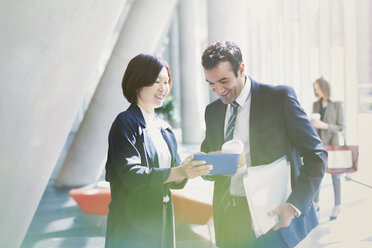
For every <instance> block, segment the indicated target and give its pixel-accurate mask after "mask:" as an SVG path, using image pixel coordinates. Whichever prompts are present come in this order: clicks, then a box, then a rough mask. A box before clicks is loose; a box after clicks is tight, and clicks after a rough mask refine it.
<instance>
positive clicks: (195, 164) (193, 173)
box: [164, 155, 213, 183]
mask: <svg viewBox="0 0 372 248" xmlns="http://www.w3.org/2000/svg"><path fill="white" fill-rule="evenodd" d="M193 159H194V156H193V155H190V156H188V157H187V158H186V159H185V160H183V161H182V163H181V164H180V166H177V167H173V168H171V172H170V174H169V177H168V178H167V180H165V181H164V183H169V182H181V181H182V180H184V179H185V178H190V179H192V178H195V177H198V176H202V175H206V174H208V173H209V171H211V170H212V169H213V166H212V165H208V164H205V161H198V160H193Z"/></svg>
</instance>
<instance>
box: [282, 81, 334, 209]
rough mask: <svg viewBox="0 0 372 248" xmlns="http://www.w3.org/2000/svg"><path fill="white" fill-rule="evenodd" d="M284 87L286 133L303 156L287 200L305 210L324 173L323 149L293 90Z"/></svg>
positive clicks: (325, 160)
mask: <svg viewBox="0 0 372 248" xmlns="http://www.w3.org/2000/svg"><path fill="white" fill-rule="evenodd" d="M286 89H287V90H286V91H285V92H286V93H285V94H284V96H283V98H284V99H283V115H284V122H285V128H286V133H287V136H288V138H289V140H290V142H291V144H292V145H293V146H294V147H295V148H296V150H297V151H298V152H299V154H300V156H301V157H302V158H303V166H302V167H301V168H300V174H299V175H298V177H297V179H296V182H295V184H294V187H293V188H292V193H291V195H290V196H289V198H288V200H287V201H288V202H289V203H291V204H293V205H294V206H296V207H297V208H298V209H299V210H300V211H301V212H302V213H305V212H306V210H307V208H308V207H309V205H310V203H312V200H313V197H314V194H315V193H316V191H317V190H318V188H319V186H320V183H321V181H322V178H323V176H324V172H325V164H326V162H327V152H326V150H325V148H324V146H323V144H322V142H321V141H320V139H319V137H318V135H317V133H316V132H315V129H314V128H313V126H312V125H311V123H310V121H309V119H308V118H307V116H306V113H305V112H304V110H303V109H302V108H301V106H300V104H299V102H298V100H297V97H296V94H295V92H294V90H293V89H292V88H290V87H286Z"/></svg>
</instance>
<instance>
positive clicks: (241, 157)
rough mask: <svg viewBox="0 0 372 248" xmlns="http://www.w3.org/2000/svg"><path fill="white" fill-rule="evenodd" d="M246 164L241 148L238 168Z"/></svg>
mask: <svg viewBox="0 0 372 248" xmlns="http://www.w3.org/2000/svg"><path fill="white" fill-rule="evenodd" d="M246 164H247V161H246V160H245V151H244V149H243V151H242V153H241V154H240V157H239V164H238V168H241V167H243V166H245V165H246Z"/></svg>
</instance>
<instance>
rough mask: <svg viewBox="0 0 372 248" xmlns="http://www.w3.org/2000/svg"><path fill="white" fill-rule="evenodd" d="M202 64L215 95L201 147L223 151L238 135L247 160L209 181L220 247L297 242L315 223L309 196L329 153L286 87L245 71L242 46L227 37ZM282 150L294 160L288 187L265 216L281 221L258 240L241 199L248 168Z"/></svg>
mask: <svg viewBox="0 0 372 248" xmlns="http://www.w3.org/2000/svg"><path fill="white" fill-rule="evenodd" d="M202 65H203V67H204V74H205V77H206V81H207V82H208V83H209V87H210V88H211V90H212V91H214V92H215V93H216V94H217V95H218V97H219V99H217V100H215V101H213V102H212V103H210V104H209V105H208V106H207V108H206V111H205V121H206V135H205V139H204V141H203V143H202V145H201V150H202V151H203V152H206V153H208V152H213V151H219V150H221V146H222V144H223V143H224V142H226V141H228V140H231V139H232V138H234V139H239V140H241V141H242V142H243V143H244V146H245V157H246V165H244V166H242V167H241V168H239V169H238V171H237V173H236V174H235V175H233V176H231V175H218V176H209V177H208V178H206V179H208V180H214V195H213V216H214V225H215V236H216V244H217V246H218V247H219V248H221V247H222V248H224V247H227V248H234V247H255V248H256V247H276V248H278V247H294V246H295V245H297V244H298V243H299V242H300V241H301V240H302V239H304V238H305V237H306V235H307V234H308V233H309V232H310V231H311V230H312V229H313V228H314V227H315V226H316V225H317V224H318V221H317V218H316V215H315V211H314V207H313V205H312V199H313V196H314V194H315V192H316V191H317V189H318V187H319V185H320V183H321V180H322V178H323V175H324V170H325V163H326V160H327V152H326V151H325V148H324V146H323V145H322V143H321V141H320V139H319V137H318V135H317V134H316V132H315V130H314V128H313V127H312V125H311V123H310V121H309V120H308V118H307V116H306V114H305V112H304V110H303V109H302V108H301V106H300V104H299V102H298V101H297V97H296V94H295V92H294V90H293V89H292V88H291V87H288V86H271V85H265V84H261V83H258V82H256V81H254V80H253V79H252V78H250V77H247V76H245V74H244V63H243V61H242V54H241V51H240V48H239V47H238V46H237V45H236V44H234V43H233V42H230V41H220V42H216V43H213V44H211V45H210V46H209V47H208V48H207V49H206V50H205V51H204V53H203V56H202ZM283 155H286V157H287V159H288V160H289V161H290V164H291V186H292V192H291V194H290V196H289V198H288V200H287V202H286V203H284V204H282V205H280V206H279V207H278V208H277V209H275V210H274V211H272V212H271V213H269V214H270V215H277V216H278V217H279V223H277V224H276V225H275V226H274V227H273V229H272V230H270V231H269V232H268V233H267V234H265V235H263V236H261V237H260V238H258V239H256V237H255V234H254V231H253V230H252V221H251V217H250V213H249V207H248V204H247V199H246V197H245V191H244V185H243V176H244V175H245V174H246V168H247V166H258V165H264V164H268V163H271V162H273V161H275V160H276V159H278V158H280V157H282V156H283Z"/></svg>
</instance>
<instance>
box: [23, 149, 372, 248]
mask: <svg viewBox="0 0 372 248" xmlns="http://www.w3.org/2000/svg"><path fill="white" fill-rule="evenodd" d="M195 150H197V147H196V146H187V147H185V146H183V147H182V148H181V156H182V153H183V154H185V152H186V151H188V152H190V151H195ZM365 171H370V170H365ZM351 176H352V175H351ZM371 176H372V175H371ZM53 184H54V176H52V178H51V180H50V182H49V184H48V186H47V187H46V190H45V192H44V195H43V197H42V199H41V202H40V204H39V207H38V209H37V211H36V213H35V216H34V218H33V220H32V223H31V225H30V227H29V230H28V232H27V235H26V237H25V239H24V241H23V244H22V248H28V247H30V248H31V247H32V248H47V247H66V248H69V247H71V248H73V247H87V248H88V247H89V248H94V247H103V246H104V240H105V228H106V224H105V222H106V217H105V216H95V215H87V214H84V213H83V212H81V210H80V209H79V207H78V206H77V205H76V203H75V202H74V200H73V199H71V198H70V197H69V195H68V189H58V188H55V187H54V186H53ZM186 191H188V192H189V193H191V192H195V191H198V192H199V193H198V194H199V195H198V196H197V197H198V198H200V199H203V200H205V201H211V198H212V196H211V191H212V187H211V184H210V183H209V182H205V181H203V180H201V179H194V180H191V181H190V182H189V184H188V185H187V186H186ZM342 198H343V203H342V210H341V212H340V214H339V216H338V218H337V219H336V220H334V221H329V215H330V212H331V209H332V204H333V192H332V180H331V177H330V176H329V175H326V176H325V178H324V180H323V183H322V188H321V194H320V212H319V222H320V224H319V226H317V227H316V228H315V229H314V230H313V231H312V232H311V233H310V234H309V235H308V237H307V238H306V239H304V240H303V241H302V242H301V243H300V244H299V245H298V246H297V247H298V248H317V247H319V248H349V247H350V248H364V247H372V211H371V209H372V188H371V187H368V186H365V185H362V184H360V183H358V182H354V181H350V180H345V179H344V178H343V179H342ZM25 207H27V206H25ZM209 227H210V228H211V231H212V235H210V232H209V229H208V225H203V226H199V225H190V224H185V223H176V240H177V247H178V248H188V247H192V248H204V247H215V245H214V241H213V240H214V238H213V223H210V225H209ZM211 236H212V239H211ZM211 240H212V241H211Z"/></svg>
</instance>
